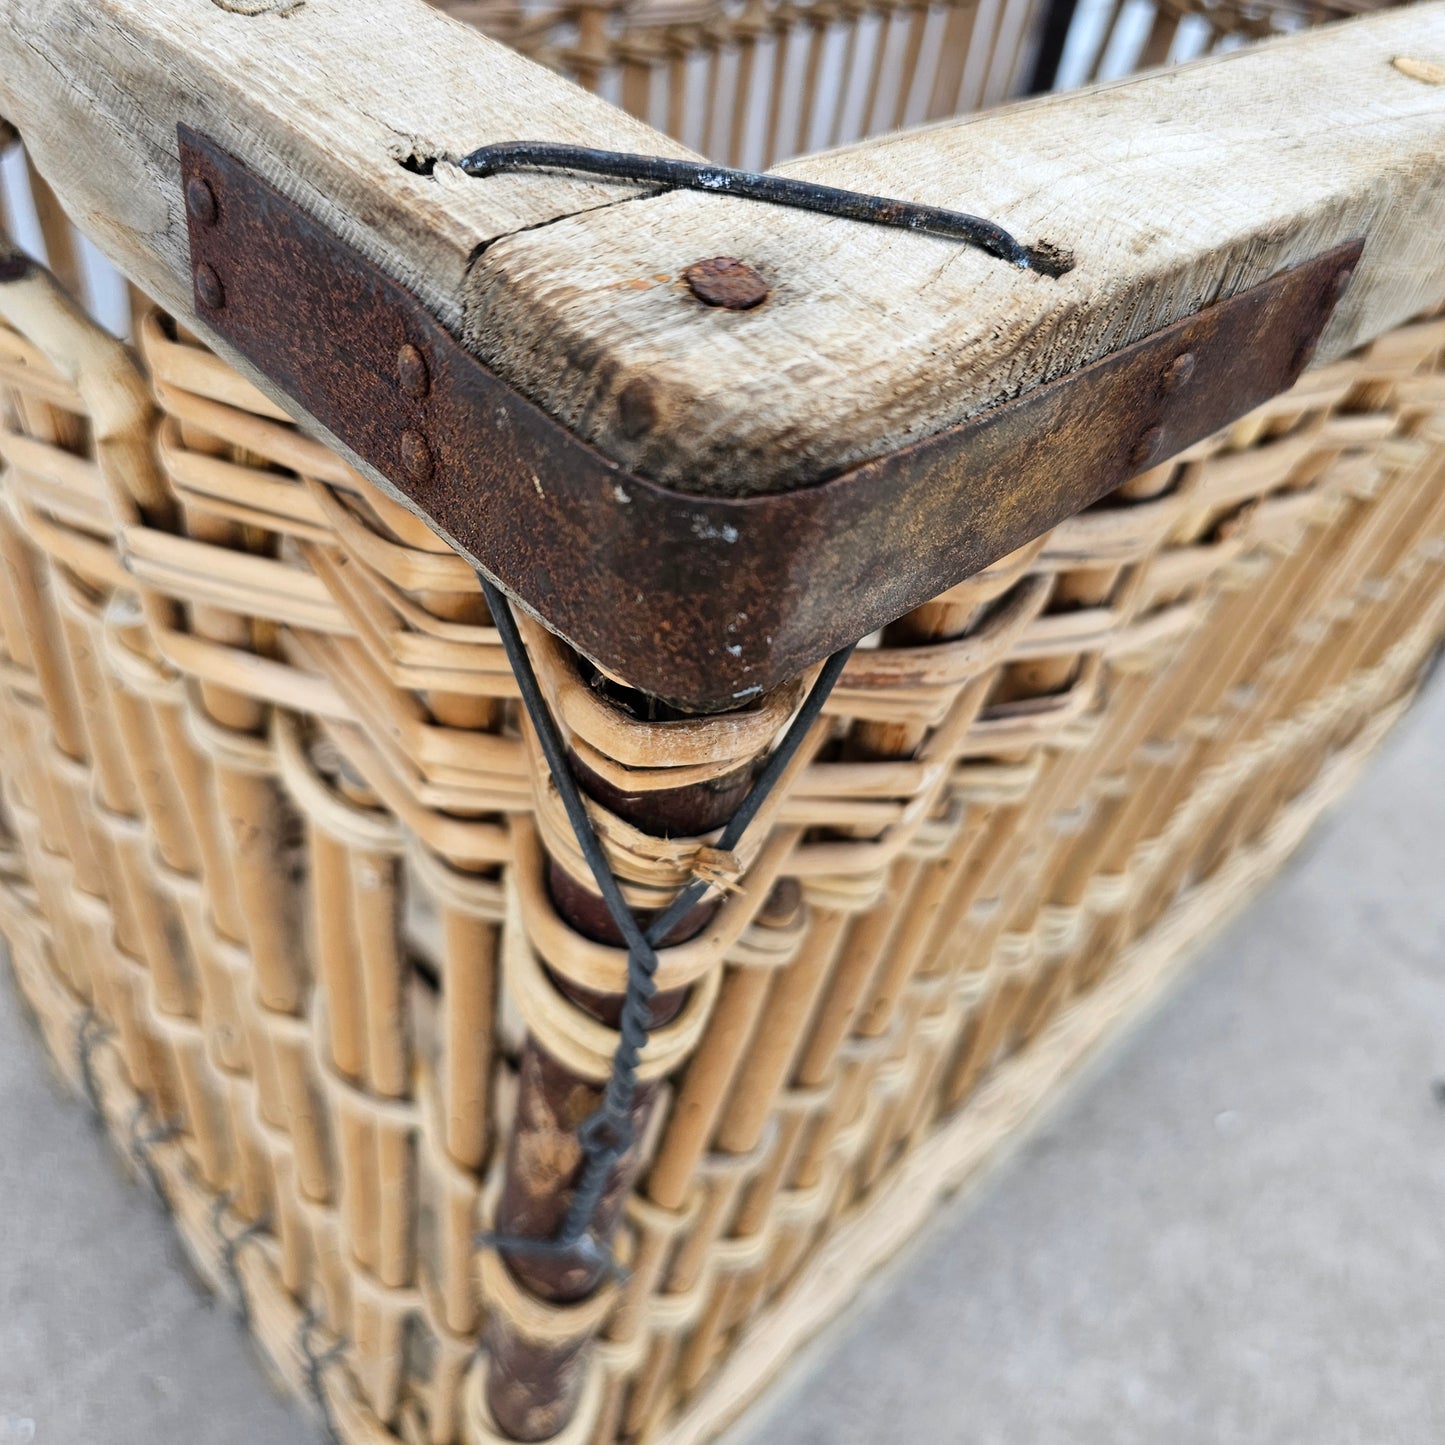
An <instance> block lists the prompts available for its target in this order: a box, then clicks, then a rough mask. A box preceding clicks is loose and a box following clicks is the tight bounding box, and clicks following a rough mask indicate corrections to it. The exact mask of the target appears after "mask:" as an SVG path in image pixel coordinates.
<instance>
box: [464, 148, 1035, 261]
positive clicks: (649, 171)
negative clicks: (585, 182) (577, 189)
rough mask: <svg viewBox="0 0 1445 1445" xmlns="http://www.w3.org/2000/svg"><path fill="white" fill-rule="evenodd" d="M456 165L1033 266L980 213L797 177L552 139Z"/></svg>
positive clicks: (480, 153) (472, 171) (483, 151)
mask: <svg viewBox="0 0 1445 1445" xmlns="http://www.w3.org/2000/svg"><path fill="white" fill-rule="evenodd" d="M456 164H457V166H458V167H459V168H460V169H461V170H463V171H465V172H466V174H467V175H469V176H494V175H497V174H498V173H499V172H502V171H519V170H544V171H582V172H584V173H586V174H587V175H593V176H608V177H611V178H612V179H614V180H620V181H635V182H637V183H638V184H640V185H658V186H667V187H669V188H670V189H672V190H687V191H705V192H707V193H708V194H710V195H724V196H741V197H743V198H744V199H746V200H749V201H763V202H766V203H767V204H768V205H771V206H789V207H791V208H792V209H794V210H799V211H816V212H818V213H819V214H820V215H824V216H842V217H844V218H845V219H846V220H850V221H866V222H868V223H870V224H871V225H875V226H897V227H900V228H901V229H903V230H905V231H922V232H924V233H925V234H926V235H930V236H944V237H946V238H948V239H950V240H954V241H964V242H966V243H967V244H968V245H970V246H977V247H978V248H979V249H980V250H982V251H987V252H988V254H989V255H990V256H997V257H998V258H999V259H1000V260H1001V261H1008V262H1010V263H1011V264H1012V265H1014V266H1017V267H1019V268H1020V269H1021V270H1025V271H1026V270H1028V269H1029V265H1030V255H1029V250H1028V248H1027V247H1026V246H1024V245H1022V244H1021V243H1020V242H1019V241H1016V240H1015V239H1014V238H1013V237H1012V236H1011V235H1010V234H1009V233H1008V232H1007V231H1005V230H1004V228H1003V227H1002V226H1000V225H998V224H997V223H996V222H994V221H988V220H985V219H984V218H983V217H982V216H970V215H968V214H966V213H965V212H963V211H948V210H945V209H944V208H943V207H941V206H925V205H921V204H920V203H918V202H917V201H898V200H890V199H889V198H888V197H887V196H870V195H865V194H864V193H863V192H861V191H844V190H839V189H838V188H837V187H835V186H820V185H816V184H815V183H814V182H812V181H800V180H795V179H794V178H793V177H791V176H777V175H765V174H762V173H760V172H757V171H736V170H732V169H730V168H729V167H727V166H714V165H708V164H707V163H705V162H699V161H685V160H676V159H674V158H672V157H670V156H642V155H630V154H628V153H626V152H624V151H602V150H593V149H591V148H590V147H589V146H571V145H554V144H553V143H552V142H550V141H531V140H518V141H501V142H499V143H498V144H496V145H485V146H482V147H481V148H480V149H478V150H474V151H473V152H472V153H471V154H470V155H466V156H463V157H462V158H461V160H459V161H457V162H456Z"/></svg>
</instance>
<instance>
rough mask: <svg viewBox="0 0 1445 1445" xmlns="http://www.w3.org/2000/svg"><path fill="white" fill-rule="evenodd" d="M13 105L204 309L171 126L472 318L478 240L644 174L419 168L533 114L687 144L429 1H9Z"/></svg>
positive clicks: (1, 25)
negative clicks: (194, 282)
mask: <svg viewBox="0 0 1445 1445" xmlns="http://www.w3.org/2000/svg"><path fill="white" fill-rule="evenodd" d="M0 114H4V115H5V117H6V118H7V119H8V120H10V121H12V122H13V123H14V124H15V125H16V126H18V127H19V129H20V130H21V132H22V133H23V134H24V136H25V140H26V144H27V146H28V148H29V150H30V152H31V154H32V156H33V157H34V159H35V160H36V162H37V164H38V166H39V168H40V170H41V171H42V172H43V173H44V175H45V177H46V179H47V180H48V181H49V183H50V184H51V186H53V187H54V189H55V190H56V192H57V193H58V194H59V196H60V198H61V200H62V202H63V203H64V205H65V206H66V208H67V210H68V211H69V212H70V214H71V217H72V218H73V219H74V220H75V221H76V223H77V224H78V225H79V226H80V227H81V229H82V230H84V231H86V232H87V233H88V234H89V235H90V236H91V237H92V238H93V239H94V240H95V241H96V242H97V243H98V244H99V245H100V247H101V249H102V250H104V251H105V252H106V254H107V255H108V256H109V257H110V259H111V260H112V261H114V262H115V263H116V264H117V265H118V266H119V267H120V268H121V269H122V270H123V271H124V272H125V273H126V274H127V275H128V276H130V277H131V279H132V280H134V281H136V282H137V283H138V284H139V285H141V286H142V287H144V288H145V289H146V290H147V291H149V292H150V293H151V294H152V295H153V296H154V297H156V298H157V299H158V300H160V301H161V302H162V303H163V304H165V305H166V306H168V307H171V308H173V309H175V310H176V311H177V312H178V314H181V315H185V314H188V313H189V311H190V307H191V283H190V278H189V266H188V264H187V259H186V258H187V248H186V224H185V210H184V206H183V203H182V199H181V195H180V191H179V186H178V181H179V174H180V172H179V166H178V164H177V159H176V126H177V124H178V123H179V122H181V121H185V122H186V123H188V124H189V125H191V126H193V127H195V128H196V129H197V130H199V131H201V132H203V133H205V134H207V135H209V136H211V137H213V138H214V139H215V140H217V141H218V142H220V143H221V144H223V145H225V146H227V147H228V148H229V149H230V150H231V151H232V152H234V153H235V154H236V155H237V156H239V157H240V158H241V159H243V160H244V161H245V162H246V163H247V164H248V165H251V166H252V167H253V168H254V169H256V170H257V171H258V172H259V173H260V174H262V175H263V176H265V177H266V178H267V179H268V180H270V181H272V182H273V183H274V184H276V185H277V186H278V187H279V188H281V189H282V190H284V191H285V192H286V193H287V194H288V195H291V196H293V197H294V198H296V199H297V200H298V201H299V202H300V203H301V204H302V205H303V206H304V207H305V208H306V209H307V210H309V211H310V212H311V213H312V214H313V215H315V216H316V217H317V218H318V219H320V220H322V221H324V222H325V223H326V224H327V225H328V226H330V227H331V228H332V229H333V230H335V231H336V232H338V233H339V234H340V235H343V236H344V237H346V238H347V240H349V241H350V242H351V244H352V245H354V246H355V247H356V248H357V249H358V250H359V251H361V252H363V253H364V254H365V255H367V256H369V257H370V258H372V259H374V260H375V261H376V262H377V263H378V264H379V265H381V266H382V268H383V269H385V270H387V271H389V272H390V273H391V274H393V275H394V276H396V278H397V279H398V280H400V281H402V282H403V283H404V284H406V285H407V286H409V287H410V288H411V289H412V290H413V291H415V292H416V293H417V294H418V295H420V296H421V297H422V298H423V299H424V300H425V301H426V302H427V304H428V305H429V306H431V307H432V308H433V309H434V310H435V312H436V314H437V315H438V317H439V318H440V319H441V320H442V321H443V322H445V323H448V324H453V325H454V324H456V323H457V322H458V320H459V318H460V316H461V311H462V296H463V292H464V288H465V284H466V274H467V270H468V268H469V266H470V265H471V263H472V259H473V256H474V254H475V252H476V249H477V248H478V246H480V245H482V244H483V243H485V242H487V241H490V240H492V239H494V238H495V237H497V236H500V235H506V234H508V233H509V232H512V231H518V230H521V229H524V228H526V227H528V226H536V225H540V224H543V223H545V222H546V221H548V220H550V219H551V218H553V217H556V216H561V215H568V214H570V213H573V212H576V211H581V210H585V209H587V208H588V207H591V206H599V205H610V204H614V203H616V202H617V201H618V200H619V199H625V198H626V197H628V196H629V195H636V194H638V193H639V192H638V190H637V188H636V187H632V188H627V187H618V186H615V185H609V184H607V183H605V182H585V181H582V180H579V179H577V178H573V177H568V176H552V177H549V178H545V179H542V180H541V181H540V182H539V181H538V179H537V178H536V177H533V176H528V177H499V178H498V179H497V180H496V181H493V182H488V184H487V185H485V186H482V185H479V184H477V183H476V182H474V181H469V180H467V179H466V178H465V177H464V176H462V175H461V173H460V172H459V171H457V170H455V169H454V168H452V167H448V166H445V165H443V166H441V167H438V168H437V170H436V172H435V173H434V174H433V175H430V176H427V175H417V174H412V173H410V172H409V171H407V170H406V169H404V168H403V166H402V165H401V164H400V162H401V161H402V160H403V159H404V158H406V157H408V156H411V155H426V156H434V155H437V154H440V153H446V154H464V153H465V152H466V151H468V150H470V149H472V148H473V147H475V146H477V145H480V144H483V143H485V142H487V141H496V140H509V139H512V138H514V137H516V135H517V134H518V131H519V128H521V129H525V130H526V131H527V132H528V133H529V134H530V133H533V132H535V133H536V134H537V135H539V136H546V137H549V138H553V139H557V140H566V141H572V142H574V143H577V142H582V143H587V144H593V145H605V146H618V147H629V148H633V149H640V150H654V151H658V152H661V153H667V154H675V155H688V154H690V153H689V152H688V151H687V150H685V149H684V148H682V147H679V146H676V145H675V144H673V143H672V142H670V141H668V140H666V139H665V138H664V137H662V136H660V135H659V134H657V133H656V132H654V131H652V130H651V129H649V127H647V126H645V125H643V124H641V123H640V122H638V121H635V120H633V119H632V118H631V117H629V116H627V115H625V114H624V113H623V112H621V111H619V110H616V109H615V108H613V107H612V106H610V105H608V104H607V103H606V102H605V101H602V100H599V99H597V98H596V97H594V96H590V95H588V94H586V92H584V91H582V90H579V89H578V88H577V87H576V86H574V85H571V84H569V83H568V82H567V81H565V80H563V79H561V78H560V77H558V76H556V75H553V74H552V73H551V72H549V71H547V70H544V69H542V68H541V67H540V66H537V65H534V64H533V63H532V62H531V61H528V60H524V59H523V58H522V57H521V56H519V55H517V54H516V53H515V52H513V51H511V50H509V49H507V48H506V47H505V46H502V45H498V44H496V43H494V42H492V41H490V40H487V39H486V38H484V37H483V36H482V35H481V34H479V33H478V32H477V31H476V30H473V29H471V28H469V27H467V26H465V25H461V24H459V23H458V22H456V21H454V20H451V19H449V18H447V17H445V16H443V15H441V14H440V13H438V12H437V11H435V10H433V9H432V8H431V7H430V6H429V5H427V4H425V3H423V0H368V3H366V4H364V5H363V4H356V3H352V0H306V3H304V4H299V5H297V4H291V5H286V4H277V5H274V6H260V7H258V6H256V5H244V6H243V5H239V4H237V3H235V0H0Z"/></svg>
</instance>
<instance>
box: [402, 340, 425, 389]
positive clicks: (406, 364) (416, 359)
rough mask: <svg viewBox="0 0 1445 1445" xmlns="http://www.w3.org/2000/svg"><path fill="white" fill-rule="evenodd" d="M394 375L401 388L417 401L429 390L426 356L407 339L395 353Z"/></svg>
mask: <svg viewBox="0 0 1445 1445" xmlns="http://www.w3.org/2000/svg"><path fill="white" fill-rule="evenodd" d="M396 375H397V380H398V381H400V382H401V389H402V390H403V391H404V392H405V393H406V394H407V395H408V396H409V397H412V398H414V399H415V400H417V401H420V400H421V399H422V398H423V397H424V396H425V395H426V394H427V393H428V392H429V391H430V390H431V369H430V367H428V366H427V364H426V357H424V356H423V355H422V354H421V352H420V350H419V349H418V348H417V347H415V346H413V345H412V344H411V342H409V341H408V342H407V343H406V344H405V345H404V346H402V347H401V348H400V349H399V350H398V351H397V353H396Z"/></svg>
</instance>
